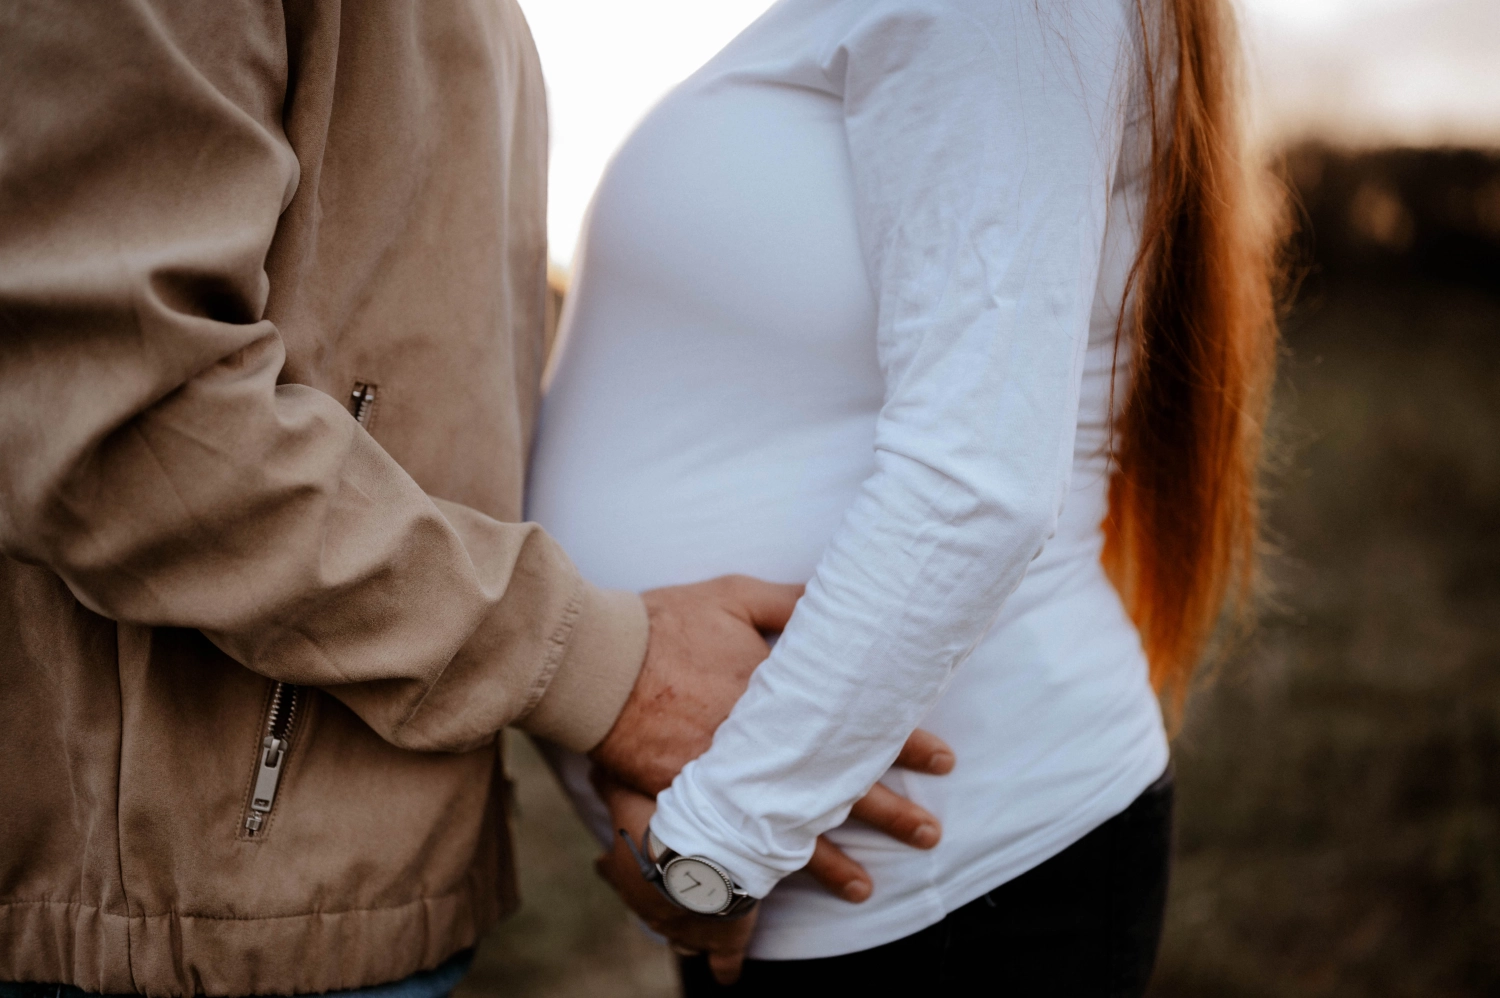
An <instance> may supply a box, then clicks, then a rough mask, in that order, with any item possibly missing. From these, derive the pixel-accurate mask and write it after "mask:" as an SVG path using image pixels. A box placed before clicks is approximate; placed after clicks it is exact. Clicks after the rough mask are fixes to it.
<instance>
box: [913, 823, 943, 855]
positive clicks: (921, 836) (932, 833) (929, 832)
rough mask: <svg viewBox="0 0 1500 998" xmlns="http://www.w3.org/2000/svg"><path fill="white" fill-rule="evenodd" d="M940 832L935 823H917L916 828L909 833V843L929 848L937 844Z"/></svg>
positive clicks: (940, 835) (921, 847)
mask: <svg viewBox="0 0 1500 998" xmlns="http://www.w3.org/2000/svg"><path fill="white" fill-rule="evenodd" d="M941 837H942V833H941V832H939V831H938V826H936V825H918V826H917V830H916V831H915V832H912V834H911V844H912V845H914V846H916V847H917V848H919V849H931V848H932V847H933V846H935V845H937V844H938V839H939V838H941Z"/></svg>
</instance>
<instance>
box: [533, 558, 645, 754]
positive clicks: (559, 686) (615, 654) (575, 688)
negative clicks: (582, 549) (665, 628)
mask: <svg viewBox="0 0 1500 998" xmlns="http://www.w3.org/2000/svg"><path fill="white" fill-rule="evenodd" d="M578 604H579V606H578V612H577V615H576V617H575V619H574V622H573V626H572V629H571V631H570V632H569V634H568V636H567V645H566V647H565V649H564V651H563V654H562V659H561V661H559V662H558V665H557V668H556V669H555V670H554V671H553V673H552V678H551V681H550V682H549V684H548V686H547V690H546V692H544V693H543V694H542V696H541V699H540V700H538V701H537V704H536V706H535V707H534V708H533V709H532V710H531V712H530V713H528V714H527V715H526V716H525V717H524V718H523V719H521V720H520V721H519V722H518V723H517V727H520V728H522V729H524V730H525V731H527V732H529V733H531V734H534V735H538V736H540V737H542V738H546V739H547V740H548V741H552V742H555V743H557V744H558V745H562V746H563V747H565V748H570V749H573V750H574V751H576V752H588V751H589V750H590V749H592V748H594V747H595V746H596V745H598V744H599V743H600V742H601V741H603V740H604V736H605V735H607V734H608V733H609V730H610V728H612V727H613V726H614V723H615V719H616V718H618V717H619V716H620V711H621V710H622V709H623V708H624V706H625V702H626V701H627V700H628V699H629V698H630V692H631V690H632V689H634V688H635V682H636V679H637V677H639V675H640V672H641V665H642V663H643V662H644V661H645V659H646V638H647V634H648V630H649V625H648V624H647V621H646V608H645V605H644V604H643V603H642V602H641V598H640V596H638V595H636V594H635V593H630V592H623V591H621V590H615V589H599V588H598V587H596V586H593V585H591V584H590V583H588V582H587V581H580V590H579V594H578Z"/></svg>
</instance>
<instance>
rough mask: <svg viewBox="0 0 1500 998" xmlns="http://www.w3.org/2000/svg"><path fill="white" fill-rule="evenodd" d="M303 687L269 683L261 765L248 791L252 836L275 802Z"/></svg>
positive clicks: (249, 833) (247, 826)
mask: <svg viewBox="0 0 1500 998" xmlns="http://www.w3.org/2000/svg"><path fill="white" fill-rule="evenodd" d="M301 699H302V688H301V687H299V686H293V685H292V684H291V683H282V682H277V683H276V685H275V686H273V687H271V705H270V706H269V707H267V708H266V725H265V729H264V730H265V737H264V738H262V739H261V743H260V765H259V766H257V767H256V769H255V789H253V790H251V791H250V810H249V812H247V813H246V815H245V834H246V835H247V836H249V837H251V838H254V837H255V836H256V835H257V834H258V833H259V832H260V830H261V829H262V828H263V827H265V824H266V820H267V819H268V818H270V816H271V808H273V807H275V806H276V788H277V787H278V786H279V785H280V784H281V771H282V769H283V768H284V766H285V764H286V754H287V747H288V746H289V745H290V744H291V735H292V725H293V724H294V723H296V720H297V705H298V703H299V702H300V701H301Z"/></svg>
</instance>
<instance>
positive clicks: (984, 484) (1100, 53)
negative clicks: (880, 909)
mask: <svg viewBox="0 0 1500 998" xmlns="http://www.w3.org/2000/svg"><path fill="white" fill-rule="evenodd" d="M1130 9H1131V7H1130V4H1129V3H1128V2H1127V0H1108V2H1105V3H1090V4H1061V3H1048V2H1041V0H1005V2H1000V0H986V2H983V3H981V2H979V0H949V2H943V0H930V2H925V3H912V2H902V3H895V2H892V3H879V4H871V6H870V8H869V10H868V11H867V12H865V13H864V14H863V15H862V17H861V20H860V22H859V23H858V24H857V25H856V26H854V28H853V29H852V30H851V31H850V32H849V33H848V34H846V36H845V38H844V40H843V42H842V43H841V44H840V45H839V46H838V47H837V48H836V49H834V50H833V51H831V52H830V53H829V55H828V58H827V60H826V67H827V72H828V74H829V76H830V79H831V80H832V81H833V83H834V85H835V86H840V87H841V89H842V92H843V94H844V107H845V125H846V131H847V135H848V141H849V147H850V151H851V154H852V157H851V158H852V161H853V168H854V182H855V189H856V198H857V205H858V210H859V224H860V232H861V239H862V241H863V247H864V252H865V256H866V262H867V265H868V268H869V272H870V275H871V278H872V283H873V285H874V287H875V289H876V293H877V296H878V312H879V319H878V332H877V350H878V354H879V362H880V367H881V370H882V372H883V374H884V377H885V381H886V400H885V404H884V406H883V408H882V410H881V413H880V416H879V421H878V424H877V430H876V438H875V448H876V471H875V472H874V474H872V475H871V476H870V478H869V479H868V480H866V481H865V482H864V483H863V485H862V487H861V489H860V491H859V493H858V496H857V498H856V499H855V501H854V503H853V504H852V506H851V507H850V509H849V510H848V512H847V514H846V515H845V518H844V521H843V523H842V525H841V526H840V528H839V530H838V531H837V533H836V534H835V536H834V538H833V540H832V541H831V542H830V543H829V545H828V548H827V549H826V551H825V552H824V554H823V557H822V560H821V561H820V563H819V565H818V569H817V573H816V575H815V577H814V579H813V580H812V582H811V583H810V584H809V585H808V588H807V594H806V596H805V597H804V598H803V600H802V601H801V602H800V603H799V604H798V607H797V610H796V613H795V614H794V615H793V617H792V620H791V623H790V624H789V626H788V627H787V629H786V631H785V633H784V634H783V636H782V639H781V641H780V642H779V643H778V644H777V646H776V648H775V650H774V652H773V653H772V655H771V657H770V659H769V660H768V661H767V662H765V663H764V664H763V665H762V666H761V667H760V668H759V669H758V670H757V671H756V673H755V675H754V676H753V678H752V680H751V684H750V687H749V690H748V692H747V693H746V694H745V696H744V698H743V699H742V700H741V701H740V702H739V704H738V706H736V708H735V709H734V711H733V713H732V714H731V715H730V717H729V719H728V721H726V722H725V723H724V725H723V726H722V727H721V728H720V729H719V731H718V733H717V734H716V736H715V738H714V744H713V748H712V749H711V750H710V751H709V752H708V753H707V754H705V755H704V756H702V757H701V758H700V759H698V760H696V761H694V762H693V763H691V764H689V765H688V766H687V768H685V769H684V770H683V772H682V773H681V775H680V776H679V777H678V778H677V780H676V781H675V782H674V783H673V784H672V786H671V787H670V788H669V789H668V790H667V791H666V792H665V793H664V794H662V795H661V797H660V800H659V808H660V809H659V811H658V812H657V815H656V817H655V818H654V820H653V824H652V827H653V829H654V830H655V832H656V834H657V835H658V836H660V838H661V839H662V840H663V841H665V842H666V843H667V844H668V845H670V846H671V847H672V848H673V849H675V850H677V851H678V852H680V853H684V854H702V855H707V856H710V857H712V858H714V859H715V860H717V861H718V862H720V863H721V864H723V865H724V866H725V868H726V869H728V870H729V872H730V873H732V874H733V875H734V876H735V877H736V878H737V879H738V881H739V882H740V884H741V885H742V886H744V887H745V888H746V889H747V890H749V891H750V892H751V893H752V894H755V895H757V896H762V895H764V894H766V893H767V892H768V891H769V890H770V889H771V887H772V886H774V885H775V883H776V882H777V880H779V879H780V878H781V877H783V876H785V875H786V874H788V873H790V872H792V871H793V870H796V869H798V868H800V867H801V866H802V865H803V864H805V863H806V862H807V860H808V857H809V856H810V855H811V854H812V852H813V848H814V842H815V840H816V838H817V836H818V835H819V834H820V833H822V832H824V831H826V830H828V829H830V828H832V827H834V826H836V825H838V824H839V823H841V822H842V821H843V820H844V819H845V817H846V816H847V815H848V813H849V809H850V806H851V804H852V803H853V802H854V801H855V800H857V799H858V798H859V797H860V795H861V794H863V793H865V791H867V790H868V789H869V788H870V787H871V785H872V784H874V783H875V782H876V780H878V779H879V778H880V776H881V775H882V774H883V773H884V772H885V770H886V768H887V767H888V766H889V765H890V764H891V762H892V760H894V759H895V757H896V755H897V752H898V751H899V750H900V747H901V743H902V741H903V740H904V739H905V738H906V736H907V735H908V734H910V733H911V731H912V730H913V729H914V728H915V727H916V726H917V724H918V723H919V722H920V721H921V720H922V718H923V716H924V715H925V714H926V713H927V712H928V710H929V709H930V708H931V707H932V706H933V704H934V703H935V702H936V701H937V699H938V697H939V696H940V694H941V693H942V691H943V689H944V687H945V686H946V684H947V682H948V680H949V678H950V677H951V676H952V674H953V670H954V669H955V668H956V667H957V666H958V665H959V664H960V663H961V662H962V661H963V660H964V658H965V657H966V656H967V655H968V653H969V652H970V651H971V650H972V649H973V647H974V646H975V645H976V644H977V643H978V641H979V640H980V639H981V638H982V637H983V635H984V633H985V631H986V630H987V629H988V627H989V626H990V624H991V622H992V621H993V620H994V619H995V617H996V615H997V614H998V612H999V610H1000V607H1001V604H1002V603H1003V602H1004V601H1005V599H1006V598H1007V597H1008V596H1009V595H1010V593H1011V592H1012V591H1014V590H1015V588H1016V587H1017V586H1018V585H1019V584H1020V582H1021V579H1022V577H1023V576H1024V575H1025V572H1026V569H1027V566H1028V564H1029V563H1030V562H1031V561H1032V559H1033V558H1035V557H1036V555H1037V554H1038V553H1039V552H1040V550H1041V548H1042V545H1043V544H1044V543H1045V542H1046V541H1047V539H1048V538H1049V537H1050V536H1051V534H1052V532H1053V529H1054V527H1055V524H1056V522H1057V517H1058V514H1059V512H1060V509H1061V506H1062V502H1063V498H1064V496H1065V494H1066V491H1067V487H1068V475H1069V470H1070V467H1071V461H1072V452H1073V443H1074V435H1075V429H1076V422H1077V410H1078V396H1079V391H1080V384H1081V378H1082V363H1083V357H1084V351H1085V347H1086V345H1087V339H1088V327H1089V319H1090V311H1091V306H1092V303H1093V300H1094V294H1095V284H1096V281H1097V277H1098V271H1099V265H1100V258H1101V253H1102V246H1103V239H1104V228H1105V217H1106V206H1107V204H1108V200H1109V191H1110V185H1111V183H1112V180H1113V177H1114V172H1115V163H1116V159H1117V157H1118V150H1119V146H1120V135H1121V127H1122V120H1123V117H1124V111H1123V107H1122V106H1121V105H1122V100H1121V95H1122V94H1123V93H1124V92H1125V88H1124V87H1123V86H1122V83H1123V82H1124V81H1123V79H1122V76H1123V73H1124V71H1125V69H1126V66H1127V62H1128V60H1127V54H1128V53H1129V52H1130V46H1131V42H1130V31H1129V27H1128V25H1129V21H1128V20H1127V18H1128V11H1129V10H1130Z"/></svg>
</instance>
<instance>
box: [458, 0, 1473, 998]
mask: <svg viewBox="0 0 1500 998" xmlns="http://www.w3.org/2000/svg"><path fill="white" fill-rule="evenodd" d="M769 5H770V4H769V2H768V0H631V2H629V3H622V2H620V0H522V6H523V8H525V11H526V14H527V16H528V18H529V20H530V22H531V25H532V29H533V31H534V33H535V36H536V40H537V44H538V47H539V49H540V51H541V55H542V61H543V66H544V69H545V71H546V73H547V78H548V84H549V96H550V99H551V108H552V120H553V147H552V148H553V152H552V194H551V220H552V221H551V238H552V246H553V256H554V260H555V263H556V264H557V265H558V267H559V269H560V271H562V272H565V271H566V268H567V266H568V263H569V261H570V259H571V256H572V253H573V246H574V242H575V239H576V236H577V232H578V227H579V225H580V222H581V220H582V218H583V215H584V212H585V210H586V207H587V203H588V199H589V197H590V195H591V193H592V191H593V188H594V185H595V183H596V181H597V179H598V176H599V173H600V171H601V170H602V169H603V167H604V165H605V163H606V162H607V161H608V158H609V156H610V154H611V153H612V152H613V150H614V149H615V147H616V146H617V145H618V144H619V142H620V141H621V140H622V139H623V138H624V136H625V135H626V134H627V133H628V131H629V130H630V128H631V127H632V126H633V124H634V123H635V122H636V121H637V120H638V119H639V118H640V116H641V115H642V114H643V113H644V112H645V111H646V110H647V109H648V108H649V107H650V105H651V104H652V103H654V102H655V100H656V99H658V98H659V97H660V96H661V94H662V93H663V92H665V91H666V90H667V89H668V88H669V87H671V86H672V85H673V84H674V83H676V82H677V81H678V80H680V79H681V78H682V77H684V76H686V75H687V74H688V73H690V72H692V71H693V70H694V69H695V68H696V67H697V66H698V65H699V64H701V63H702V62H703V61H704V60H706V59H707V58H708V57H709V56H711V55H712V54H713V53H714V52H715V51H716V50H717V49H718V48H719V47H720V46H722V45H723V44H724V43H725V42H727V41H728V40H729V39H730V38H731V37H733V36H734V34H735V33H737V32H738V31H739V30H740V29H741V28H743V27H744V26H745V25H746V24H748V23H749V22H750V21H751V20H753V19H754V18H755V17H756V16H758V15H759V14H760V13H761V12H762V11H763V10H765V9H766V7H768V6H769ZM1240 11H1241V15H1242V21H1243V25H1244V34H1245V38H1246V43H1247V45H1248V47H1249V49H1250V52H1251V57H1252V65H1251V80H1250V83H1251V87H1252V91H1253V97H1254V123H1255V129H1256V134H1257V135H1258V137H1259V141H1260V142H1262V143H1263V144H1264V146H1265V147H1266V148H1267V149H1268V150H1270V151H1271V152H1272V153H1273V155H1274V156H1275V158H1276V161H1277V162H1278V163H1279V164H1280V169H1281V170H1282V171H1283V173H1284V175H1285V177H1286V179H1287V182H1288V185H1289V187H1290V188H1291V190H1292V192H1293V195H1294V197H1295V200H1296V203H1297V217H1298V222H1299V224H1298V234H1297V242H1296V260H1297V262H1298V272H1299V274H1300V275H1301V276H1302V279H1301V281H1300V284H1299V286H1298V290H1297V293H1296V295H1295V297H1294V300H1293V301H1292V303H1291V305H1290V309H1289V313H1288V316H1287V320H1286V324H1285V340H1286V349H1285V354H1284V358H1283V364H1282V374H1281V378H1280V381H1279V386H1278V392H1277V398H1276V404H1275V413H1274V424H1275V425H1274V428H1273V436H1274V439H1275V453H1276V461H1275V467H1274V468H1273V472H1272V475H1271V478H1270V481H1269V486H1270V507H1269V519H1270V533H1271V538H1272V541H1273V543H1274V550H1273V551H1272V552H1271V553H1270V556H1269V561H1268V576H1269V581H1270V583H1271V588H1272V593H1271V596H1270V598H1269V600H1268V605H1267V608H1266V612H1265V617H1264V623H1263V626H1262V628H1261V630H1260V632H1259V634H1258V635H1257V636H1256V637H1255V638H1254V639H1253V640H1251V641H1250V642H1249V643H1248V644H1246V645H1245V646H1243V647H1241V648H1238V649H1236V650H1235V652H1234V653H1233V654H1232V655H1231V656H1230V657H1229V658H1228V660H1227V661H1226V662H1225V663H1224V664H1223V665H1222V666H1221V667H1220V668H1219V669H1217V670H1216V672H1215V673H1214V674H1213V675H1208V676H1204V677H1203V678H1202V680H1201V681H1200V683H1199V684H1198V688H1197V690H1196V692H1195V693H1194V695H1193V696H1192V697H1191V699H1190V701H1189V705H1188V710H1187V715H1186V719H1185V723H1184V725H1183V729H1182V731H1181V733H1180V734H1179V735H1178V737H1177V739H1176V742H1175V753H1176V761H1177V767H1178V781H1179V782H1178V787H1179V790H1178V793H1179V797H1178V800H1179V808H1180V810H1179V812H1178V825H1177V840H1176V866H1175V870H1174V880H1173V884H1172V893H1171V898H1170V902H1169V908H1168V913H1167V931H1166V937H1165V940H1164V943H1163V948H1162V953H1161V959H1160V963H1159V965H1158V971H1157V975H1156V980H1155V983H1154V986H1153V992H1152V993H1153V994H1154V995H1157V996H1161V998H1168V996H1189V995H1192V996H1198V995H1212V996H1223V998H1240V996H1244V998H1250V996H1256V998H1259V996H1266V998H1270V996H1277V998H1289V996H1308V998H1313V996H1412V998H1416V996H1422V998H1448V996H1452V998H1458V996H1466V998H1467V996H1486V995H1488V996H1492V995H1497V994H1500V2H1497V0H1241V2H1240ZM511 748H512V752H511V767H512V770H513V775H514V776H515V778H516V779H517V781H518V783H519V794H518V809H517V813H516V815H515V824H516V827H517V831H518V833H519V850H520V858H521V879H522V892H523V897H524V902H523V908H522V910H521V912H520V913H519V914H518V915H517V916H516V917H515V918H513V919H511V920H510V921H508V922H506V923H505V924H503V925H501V926H500V927H498V928H497V929H496V930H495V931H494V932H493V933H492V934H491V936H490V937H489V938H488V939H487V940H486V941H485V943H484V945H483V946H482V947H481V951H480V955H479V958H478V961H477V964H476V967H475V970H474V972H473V974H471V976H470V977H469V979H468V980H467V981H466V982H465V983H464V984H463V985H462V986H461V988H460V992H461V998H489V996H499V995H505V996H515V995H524V996H542V995H547V996H571V995H620V996H636V995H639V996H669V995H674V994H675V993H676V988H675V980H674V975H673V972H672V967H671V963H670V958H669V957H668V955H667V954H666V952H665V951H664V950H663V949H662V948H661V947H659V946H658V945H656V944H655V943H653V942H651V941H650V940H649V939H648V938H647V937H646V936H645V935H644V934H643V933H641V932H640V931H639V930H638V929H636V928H635V927H634V925H632V924H631V922H630V921H629V918H628V916H627V915H626V913H625V911H624V910H623V908H622V907H621V906H620V905H619V904H618V903H617V902H616V901H615V900H614V898H613V895H612V894H611V893H610V892H609V890H608V889H607V888H606V887H605V886H604V884H603V883H602V882H601V881H599V880H598V879H597V878H596V877H595V876H594V874H593V869H592V860H593V857H594V854H595V852H596V847H595V845H594V843H593V840H592V839H591V838H590V836H589V835H588V833H587V832H585V831H584V829H583V828H582V826H581V825H580V824H579V823H578V822H577V820H576V819H575V818H574V817H573V816H572V813H571V810H570V809H569V807H568V805H567V803H566V802H565V801H564V800H563V798H562V797H561V795H560V794H559V793H558V791H557V790H556V789H555V787H554V786H553V785H552V783H551V778H550V776H549V775H548V773H547V771H546V770H545V768H544V767H543V766H542V764H541V763H540V761H539V760H538V759H537V757H536V755H535V754H534V753H533V752H532V751H531V750H530V747H529V745H527V744H526V743H525V742H524V739H520V738H517V739H514V741H513V743H512V746H511Z"/></svg>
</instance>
